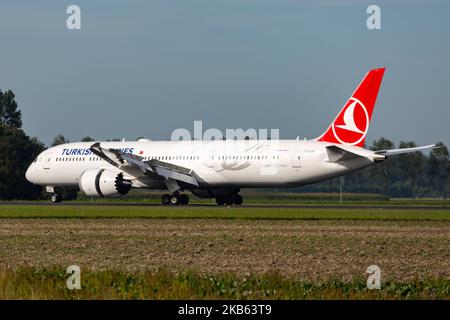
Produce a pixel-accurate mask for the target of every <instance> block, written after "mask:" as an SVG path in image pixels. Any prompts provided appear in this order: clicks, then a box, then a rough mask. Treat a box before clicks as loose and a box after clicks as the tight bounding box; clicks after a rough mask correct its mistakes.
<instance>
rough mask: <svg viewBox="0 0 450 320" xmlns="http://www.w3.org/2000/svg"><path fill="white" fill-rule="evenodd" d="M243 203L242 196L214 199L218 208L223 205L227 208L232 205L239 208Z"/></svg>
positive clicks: (234, 195)
mask: <svg viewBox="0 0 450 320" xmlns="http://www.w3.org/2000/svg"><path fill="white" fill-rule="evenodd" d="M243 201H244V199H243V198H242V196H241V195H240V194H231V195H226V196H217V197H216V203H217V204H218V205H219V206H223V205H225V204H226V205H228V206H231V205H233V204H235V205H238V206H239V205H241V204H242V202H243Z"/></svg>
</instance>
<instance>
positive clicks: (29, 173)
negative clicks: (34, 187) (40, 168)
mask: <svg viewBox="0 0 450 320" xmlns="http://www.w3.org/2000/svg"><path fill="white" fill-rule="evenodd" d="M31 167H32V166H29V167H28V169H27V172H25V178H26V179H27V180H28V181H29V182H31V183H34V182H33V176H34V175H33V170H32V169H31Z"/></svg>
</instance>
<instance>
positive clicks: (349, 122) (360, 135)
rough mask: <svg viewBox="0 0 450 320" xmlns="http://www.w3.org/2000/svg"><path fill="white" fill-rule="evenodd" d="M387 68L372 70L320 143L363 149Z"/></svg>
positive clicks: (320, 138) (321, 137)
mask: <svg viewBox="0 0 450 320" xmlns="http://www.w3.org/2000/svg"><path fill="white" fill-rule="evenodd" d="M384 70H385V68H380V69H373V70H370V71H369V72H368V73H367V74H366V76H365V77H364V79H363V81H362V82H361V83H360V84H359V86H358V88H356V90H355V92H354V93H353V94H352V96H351V97H350V98H349V99H348V101H347V102H346V103H345V105H344V107H343V108H342V109H341V111H340V112H339V114H338V116H337V117H336V119H334V121H333V122H332V123H331V124H330V126H329V127H328V129H327V131H325V133H324V134H322V135H321V136H320V137H319V138H317V140H318V141H326V142H332V143H337V144H344V145H352V146H358V147H362V146H363V145H364V140H365V138H366V134H367V131H368V130H369V124H370V119H371V118H372V111H373V108H374V106H375V101H376V100H377V95H378V90H379V89H380V85H381V80H382V79H383V74H384Z"/></svg>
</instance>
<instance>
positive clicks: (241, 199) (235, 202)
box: [234, 194, 244, 206]
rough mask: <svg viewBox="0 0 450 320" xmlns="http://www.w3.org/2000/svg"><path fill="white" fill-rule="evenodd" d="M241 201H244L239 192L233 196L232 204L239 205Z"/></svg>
mask: <svg viewBox="0 0 450 320" xmlns="http://www.w3.org/2000/svg"><path fill="white" fill-rule="evenodd" d="M242 202H244V199H243V198H242V196H241V195H240V194H237V195H235V196H234V204H235V205H237V206H240V205H241V204H242Z"/></svg>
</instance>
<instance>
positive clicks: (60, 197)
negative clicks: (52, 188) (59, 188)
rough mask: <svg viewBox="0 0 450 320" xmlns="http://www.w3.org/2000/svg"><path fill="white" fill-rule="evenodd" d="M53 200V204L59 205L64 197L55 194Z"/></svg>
mask: <svg viewBox="0 0 450 320" xmlns="http://www.w3.org/2000/svg"><path fill="white" fill-rule="evenodd" d="M51 199H52V202H53V203H58V202H61V201H62V196H61V195H60V194H58V193H54V194H52V198H51Z"/></svg>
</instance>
